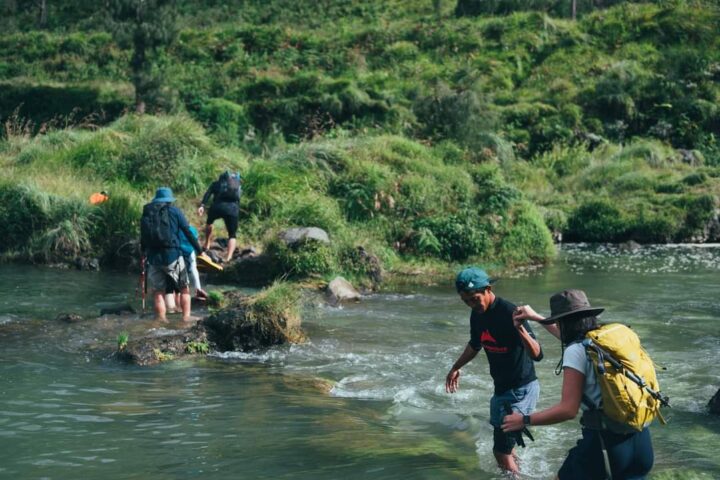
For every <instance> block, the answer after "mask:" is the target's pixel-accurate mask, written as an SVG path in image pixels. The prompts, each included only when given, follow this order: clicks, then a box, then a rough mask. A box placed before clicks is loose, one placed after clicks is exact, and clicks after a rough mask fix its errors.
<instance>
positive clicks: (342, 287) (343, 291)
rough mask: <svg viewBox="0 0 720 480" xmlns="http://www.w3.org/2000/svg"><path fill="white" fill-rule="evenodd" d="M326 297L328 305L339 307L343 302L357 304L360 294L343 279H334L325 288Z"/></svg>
mask: <svg viewBox="0 0 720 480" xmlns="http://www.w3.org/2000/svg"><path fill="white" fill-rule="evenodd" d="M326 292H327V297H328V303H329V304H330V305H339V304H341V303H343V302H359V301H360V292H358V291H357V290H356V289H355V287H353V286H352V284H351V283H350V282H348V281H347V280H345V279H344V278H343V277H335V278H334V279H333V280H332V281H331V282H330V283H329V284H328V286H327V290H326Z"/></svg>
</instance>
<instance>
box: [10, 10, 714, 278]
mask: <svg viewBox="0 0 720 480" xmlns="http://www.w3.org/2000/svg"><path fill="white" fill-rule="evenodd" d="M97 3H98V2H86V1H77V2H67V3H66V2H57V3H53V2H49V5H50V10H49V12H48V23H47V25H46V27H45V28H43V29H41V28H39V27H38V25H37V21H36V16H35V13H36V12H34V11H33V10H32V7H28V6H20V7H17V9H16V10H15V11H12V12H5V15H3V16H2V19H0V27H1V28H3V31H4V32H5V34H4V35H3V36H2V38H0V86H2V88H0V120H1V121H2V123H3V125H4V129H3V132H2V141H1V143H0V162H2V167H3V169H4V171H6V172H8V174H7V175H5V176H4V180H3V183H2V184H0V197H2V199H3V202H2V203H1V204H0V220H1V221H3V224H4V225H7V226H8V232H9V233H8V235H6V238H5V239H3V244H1V245H0V253H2V254H3V255H4V256H5V258H36V259H38V258H40V257H43V256H44V257H48V256H56V257H60V258H62V257H67V256H68V255H76V254H80V253H93V254H98V255H101V256H102V257H103V258H104V259H106V261H111V259H112V258H114V257H116V256H117V255H118V252H121V251H123V248H126V247H124V245H126V244H127V243H128V242H130V240H131V239H132V237H133V235H135V234H136V233H135V230H136V213H137V212H138V211H139V208H140V206H141V205H142V203H143V201H146V200H147V199H148V198H149V197H150V195H151V194H152V191H153V190H154V188H155V187H156V186H159V185H160V184H163V185H169V186H171V187H173V189H174V190H175V191H176V193H177V194H178V196H179V197H180V198H181V203H182V204H183V205H184V206H185V207H186V212H188V214H189V215H190V216H192V214H191V212H192V210H194V208H192V207H194V206H195V204H196V202H197V200H198V197H199V195H201V194H202V191H203V189H204V187H205V185H206V184H207V183H208V182H209V181H210V180H212V178H213V177H214V176H216V175H217V173H218V171H219V170H221V169H223V168H225V167H228V166H231V167H232V168H236V169H240V170H242V171H243V174H244V177H245V184H244V192H245V194H244V197H243V200H242V205H241V207H242V215H243V218H242V220H241V221H242V229H241V230H242V232H241V233H242V235H243V238H241V241H245V242H248V243H254V244H260V245H262V246H263V247H265V248H269V249H271V250H272V249H275V251H277V252H278V255H280V257H282V259H283V261H284V262H285V263H287V265H286V266H287V268H289V269H290V270H292V271H293V272H294V274H295V275H300V276H303V275H312V274H321V275H329V274H331V273H334V272H336V271H343V272H346V273H349V274H350V275H352V274H353V273H352V272H353V271H355V272H356V274H357V275H359V276H362V272H363V268H362V267H361V266H355V267H353V262H351V261H349V260H348V259H351V258H353V255H352V254H351V252H354V251H356V248H357V247H358V246H362V247H363V248H365V249H367V250H368V251H370V252H372V253H373V254H375V255H376V256H378V257H379V258H380V259H381V261H382V263H383V265H384V266H385V267H386V268H388V269H390V270H394V271H403V270H413V269H416V268H418V264H421V265H423V266H424V267H423V268H431V269H433V268H435V269H437V268H439V269H443V268H447V267H446V265H448V262H449V263H450V264H453V263H467V262H470V261H477V262H482V263H485V264H488V265H505V266H512V265H516V264H522V263H535V262H544V261H546V260H547V259H549V258H550V257H551V256H552V255H553V247H552V242H551V239H550V232H551V231H552V232H554V233H556V234H560V233H561V234H563V236H564V238H565V239H568V240H577V241H624V240H628V239H633V240H636V241H641V242H668V241H698V240H703V239H705V238H707V233H708V232H707V225H708V221H709V220H711V219H712V218H713V217H714V216H717V212H716V207H717V195H718V180H717V178H718V176H720V145H719V144H718V138H719V137H720V109H719V108H720V107H718V105H719V104H720V103H719V102H718V100H720V82H719V80H720V48H718V47H720V40H719V39H720V35H719V34H718V32H719V31H720V28H718V27H719V26H720V10H719V9H718V5H717V3H716V2H711V1H703V0H697V1H682V0H676V1H657V2H645V3H640V2H626V1H612V2H605V5H606V7H607V8H603V9H599V8H597V7H596V6H593V4H592V3H591V2H582V1H580V2H578V6H579V10H578V12H579V15H580V16H579V18H578V20H577V21H572V20H570V19H569V18H568V16H569V12H568V11H567V8H566V6H560V4H557V3H555V2H538V1H533V2H530V1H527V2H524V1H518V0H513V1H508V0H497V1H495V2H473V1H464V2H457V3H456V2H450V1H441V2H431V1H427V2H416V1H409V0H392V1H384V2H375V1H372V2H367V1H362V2H361V1H341V0H324V1H322V2H292V1H289V0H272V1H263V2H260V1H255V0H246V1H240V0H227V1H223V2H220V1H215V0H194V1H191V0H177V1H176V2H175V4H176V13H177V25H176V27H177V31H178V34H177V37H176V40H175V42H174V43H173V44H172V45H171V46H170V47H168V48H164V49H160V50H158V51H156V52H154V56H153V59H154V64H153V69H154V74H156V75H158V78H161V79H162V82H163V85H162V88H161V89H160V90H159V94H158V97H157V98H156V99H155V100H154V103H152V104H150V105H148V107H149V109H148V111H150V112H154V114H155V115H150V116H144V117H137V116H134V115H126V114H124V111H125V110H127V109H131V108H132V105H133V89H132V85H131V84H130V82H129V79H130V75H131V69H130V66H129V61H130V58H131V53H132V52H131V51H130V50H129V48H128V47H127V46H126V45H120V44H118V43H116V41H115V40H114V37H113V36H112V35H111V34H110V33H109V31H110V29H109V28H108V27H107V25H108V23H107V21H106V18H107V16H106V13H107V12H104V11H103V8H102V6H101V5H97ZM100 186H102V187H105V189H111V190H112V191H113V192H114V193H116V194H114V195H111V198H112V202H109V203H108V205H107V206H102V208H95V209H92V208H87V206H86V204H85V203H86V201H85V199H86V198H87V197H86V196H87V195H89V193H91V192H92V191H95V190H100V189H101V187H100ZM28 218H29V219H31V220H30V221H29V222H28V221H27V219H28ZM21 219H25V220H26V221H24V222H23V221H22V220H21ZM193 220H194V221H195V222H196V224H199V223H200V221H201V220H200V219H197V218H194V219H193ZM291 226H318V227H321V228H324V229H325V230H327V231H328V232H329V233H330V236H331V238H332V239H333V243H332V247H331V248H329V249H326V248H316V247H314V248H313V249H312V251H310V252H304V253H303V252H287V251H284V250H283V249H282V248H281V247H280V246H278V245H277V244H276V243H274V242H275V237H274V234H275V233H276V232H277V231H279V230H280V229H283V228H287V227H291ZM108 231H111V232H114V234H113V235H110V237H111V238H120V240H108V239H107V238H106V237H108V235H103V233H107V232H108ZM71 232H74V233H71ZM78 232H80V233H78ZM48 252H51V253H52V254H51V255H50V254H49V253H48Z"/></svg>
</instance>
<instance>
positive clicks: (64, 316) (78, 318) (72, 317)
mask: <svg viewBox="0 0 720 480" xmlns="http://www.w3.org/2000/svg"><path fill="white" fill-rule="evenodd" d="M55 320H56V321H58V322H65V323H78V322H82V321H83V320H84V318H83V317H82V315H78V314H77V313H61V314H59V315H58V316H57V317H55Z"/></svg>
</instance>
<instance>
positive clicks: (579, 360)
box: [563, 342, 602, 411]
mask: <svg viewBox="0 0 720 480" xmlns="http://www.w3.org/2000/svg"><path fill="white" fill-rule="evenodd" d="M566 367H570V368H572V369H574V370H577V371H578V372H580V373H582V374H583V375H585V385H584V387H583V395H585V396H586V397H587V398H589V399H590V401H591V402H592V403H593V404H594V405H595V407H596V408H600V407H601V406H602V395H601V394H600V385H598V383H597V376H596V375H595V369H594V368H593V365H592V362H590V359H589V358H588V356H587V353H586V352H585V347H584V346H583V344H582V343H579V342H577V343H572V344H570V345H569V346H568V347H567V348H566V349H565V354H564V355H563V368H566ZM580 405H581V408H582V409H583V411H585V410H587V409H588V407H587V406H586V405H585V403H581V404H580Z"/></svg>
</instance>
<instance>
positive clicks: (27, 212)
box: [0, 182, 52, 252]
mask: <svg viewBox="0 0 720 480" xmlns="http://www.w3.org/2000/svg"><path fill="white" fill-rule="evenodd" d="M50 210H51V208H50V197H49V196H48V195H47V194H45V193H42V192H40V191H39V190H37V189H36V188H34V187H30V186H28V185H13V184H10V183H5V182H3V183H2V184H0V223H1V224H2V225H4V227H3V235H1V236H0V252H7V251H10V250H22V249H24V248H27V247H28V246H29V242H30V240H31V238H32V237H33V235H35V234H36V233H38V232H43V231H44V230H45V228H47V226H48V225H50V221H51V218H52V216H51V213H50Z"/></svg>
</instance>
